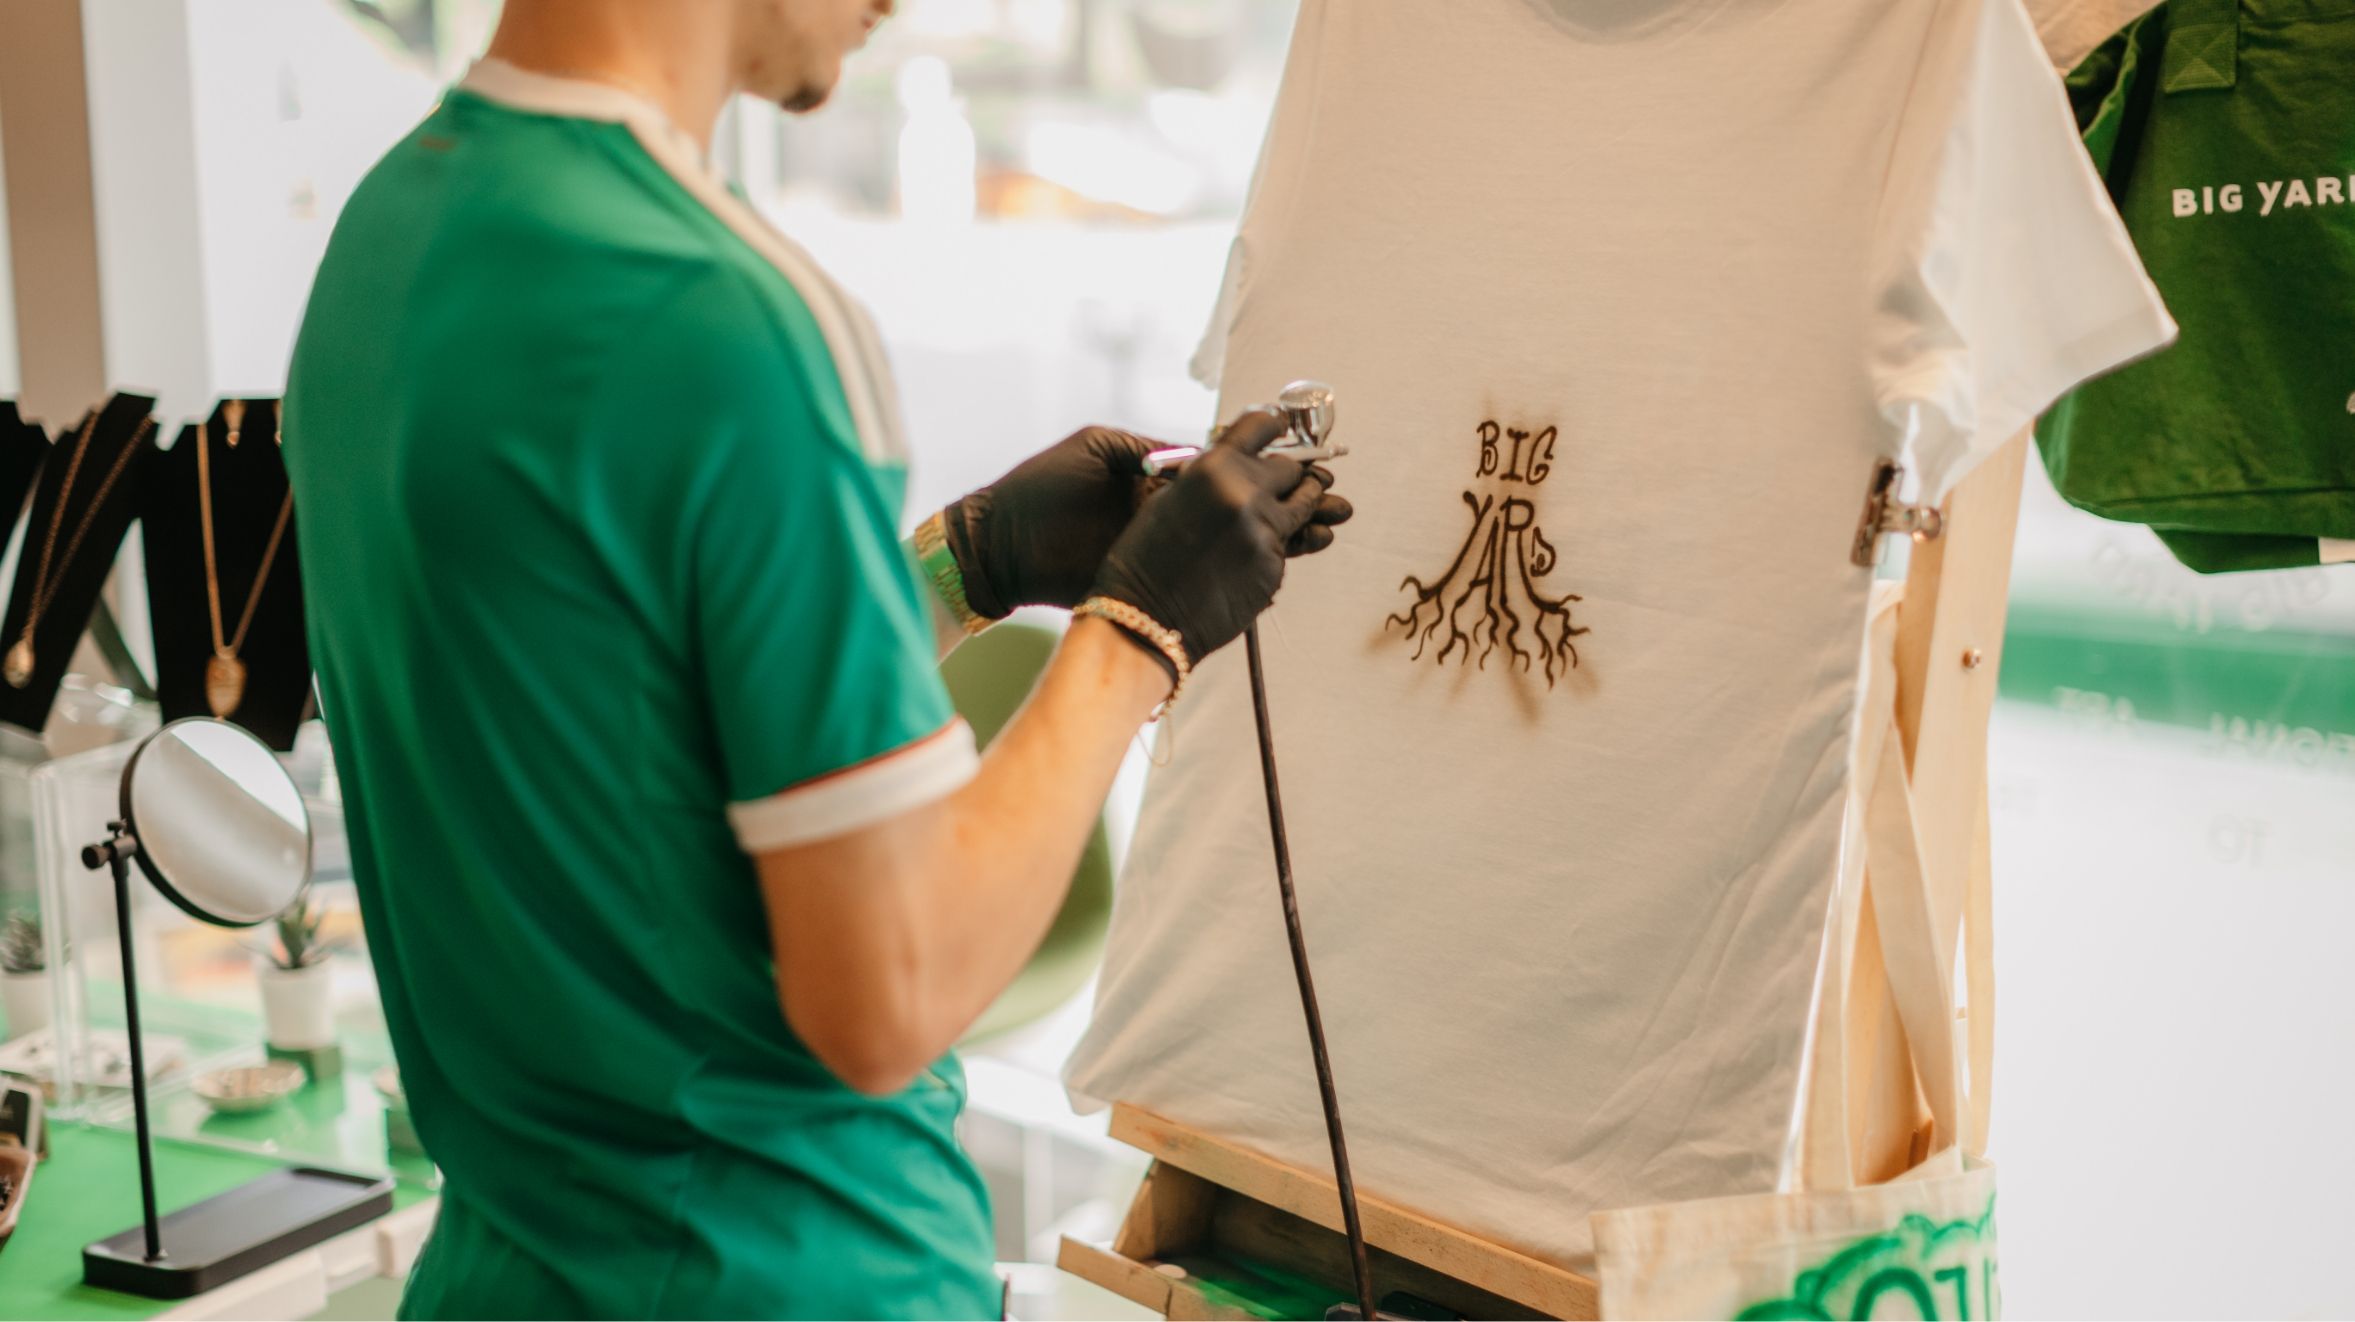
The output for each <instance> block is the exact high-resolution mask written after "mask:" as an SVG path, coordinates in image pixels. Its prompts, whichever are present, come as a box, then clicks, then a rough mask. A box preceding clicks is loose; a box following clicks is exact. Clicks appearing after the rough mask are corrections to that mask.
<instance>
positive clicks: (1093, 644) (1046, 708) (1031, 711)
mask: <svg viewBox="0 0 2355 1322" xmlns="http://www.w3.org/2000/svg"><path fill="white" fill-rule="evenodd" d="M1168 692H1169V676H1168V674H1167V672H1165V671H1164V670H1163V669H1162V668H1161V667H1160V666H1159V665H1158V664H1156V663H1155V662H1154V661H1153V660H1152V659H1151V658H1150V657H1148V656H1147V655H1146V654H1145V653H1144V652H1143V651H1142V650H1141V649H1139V648H1138V647H1137V645H1136V644H1135V643H1133V642H1130V641H1129V640H1128V639H1127V638H1125V637H1123V636H1122V635H1121V632H1120V630H1119V628H1118V626H1116V625H1112V624H1108V623H1106V622H1105V621H1103V620H1099V619H1080V620H1076V621H1074V622H1073V623H1072V626H1071V631H1070V632H1069V633H1068V634H1067V635H1065V637H1064V640H1063V645H1062V646H1061V647H1059V648H1057V649H1056V652H1055V657H1054V659H1053V660H1052V661H1051V662H1050V663H1049V664H1048V667H1047V671H1046V673H1045V674H1044V675H1043V676H1041V677H1040V680H1039V684H1038V687H1037V689H1036V690H1034V691H1033V692H1032V694H1031V696H1030V700H1029V701H1028V702H1026V703H1024V704H1023V707H1022V710H1021V711H1020V712H1018V713H1017V714H1016V715H1015V717H1014V719H1013V720H1012V721H1011V722H1009V723H1008V724H1007V726H1006V728H1005V729H1004V731H1002V732H1001V733H1000V734H999V736H998V738H997V740H996V741H995V742H994V743H992V744H991V745H990V747H989V750H988V752H987V753H986V754H985V755H984V756H983V758H982V763H981V770H980V772H979V773H978V774H977V775H975V777H974V778H973V780H972V782H971V783H969V784H968V785H966V787H965V788H964V789H963V790H961V791H959V792H958V793H957V794H956V795H955V796H953V797H952V798H951V799H950V800H949V803H948V805H947V807H948V813H947V815H946V816H947V820H946V823H945V826H946V840H945V842H944V845H943V848H944V850H945V854H944V856H943V857H941V858H940V859H939V866H938V867H937V868H936V869H933V870H930V874H929V880H930V890H931V895H930V896H929V899H930V904H929V906H928V907H929V908H930V910H931V918H930V920H929V921H930V923H931V925H932V926H933V927H934V928H935V930H936V932H937V933H938V934H939V935H940V936H941V937H942V938H943V939H942V941H941V943H940V944H939V945H937V946H935V947H934V949H935V952H936V955H937V958H935V959H933V960H930V961H927V973H928V974H929V980H930V981H931V982H932V983H933V987H932V994H933V1000H934V1003H935V1004H937V1005H939V1006H940V1007H941V1013H942V1018H943V1022H942V1023H941V1024H940V1025H939V1027H938V1030H937V1031H938V1032H939V1033H941V1034H942V1035H944V1036H945V1038H946V1039H947V1041H944V1042H943V1043H942V1046H943V1049H945V1048H946V1047H947V1045H948V1044H949V1042H953V1041H954V1039H955V1038H956V1037H957V1036H958V1035H959V1034H961V1033H963V1032H964V1030H965V1028H966V1027H967V1026H969V1025H970V1024H971V1023H972V1021H973V1020H974V1019H975V1018H977V1017H979V1016H980V1014H981V1012H982V1011H983V1010H986V1009H988V1008H989V1005H990V1002H991V1001H993V1000H995V999H996V997H997V995H998V993H999V992H1000V991H1002V990H1003V989H1004V988H1005V987H1006V985H1007V984H1008V983H1010V982H1012V981H1013V979H1014V975H1015V974H1017V973H1019V972H1021V970H1022V966H1023V964H1024V963H1026V962H1027V961H1028V960H1029V958H1030V956H1031V954H1032V953H1033V952H1034V951H1036V950H1037V949H1038V945H1039V942H1040V941H1041V940H1043V939H1044V938H1045V936H1046V933H1047V928H1048V926H1049V925H1050V924H1051V923H1052V922H1053V921H1054V918H1055V914H1056V912H1057V910H1059V909H1060V908H1061V907H1062V903H1063V897H1064V895H1065V894H1066V892H1067V890H1068V883H1069V880H1070V878H1071V875H1072V872H1073V870H1074V869H1075V868H1076V867H1077V866H1078V864H1079V856H1080V851H1081V850H1082V849H1084V848H1085V847H1086V845H1087V841H1088V836H1089V834H1090V833H1091V832H1092V831H1093V830H1094V827H1095V822H1096V818H1097V815H1098V814H1099V813H1100V812H1101V811H1102V809H1103V804H1104V796H1105V794H1107V793H1108V792H1110V790H1111V787H1112V778H1113V776H1115V775H1116V774H1118V772H1119V770H1120V763H1121V760H1122V758H1123V757H1124V756H1125V755H1126V753H1127V751H1128V748H1129V745H1130V742H1131V740H1132V739H1133V738H1134V737H1135V734H1136V731H1137V729H1138V727H1139V726H1140V725H1142V724H1143V723H1144V721H1145V719H1146V717H1148V716H1149V715H1151V713H1152V709H1153V707H1154V705H1155V704H1157V703H1158V702H1160V701H1161V699H1162V698H1164V697H1165V696H1167V695H1168ZM977 938H978V939H977Z"/></svg>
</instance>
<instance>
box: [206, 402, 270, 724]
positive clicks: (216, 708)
mask: <svg viewBox="0 0 2355 1322" xmlns="http://www.w3.org/2000/svg"><path fill="white" fill-rule="evenodd" d="M221 413H222V418H223V420H224V421H226V422H227V423H228V424H229V434H228V436H227V438H226V439H227V440H228V442H229V444H230V446H231V447H232V448H234V447H235V446H236V445H237V440H238V436H239V434H240V432H241V431H242V426H241V424H243V423H244V421H245V401H244V400H242V399H233V400H230V401H229V402H228V403H227V404H224V405H223V406H222V408H221ZM279 444H281V445H283V444H285V439H284V433H283V432H281V433H280V436H279ZM196 500H197V505H196V508H197V513H198V514H200V515H201V516H203V517H202V521H203V524H204V596H205V604H206V605H207V606H208V607H209V608H210V609H211V612H212V622H213V655H212V659H211V660H208V661H206V662H205V663H204V701H205V705H206V706H207V707H210V708H212V712H213V715H215V716H218V717H221V718H222V719H224V720H226V719H228V717H229V715H230V713H232V712H234V711H236V710H237V708H238V705H239V704H240V703H242V702H244V701H245V662H243V661H241V660H239V659H238V653H239V652H240V651H242V650H244V647H245V634H246V631H247V630H249V629H251V628H253V617H254V609H255V608H256V607H258V606H260V605H261V604H262V590H263V589H264V588H266V587H268V586H269V585H270V566H272V565H274V564H276V563H277V562H278V545H279V543H280V542H281V541H283V540H285V537H286V522H287V519H288V518H289V517H291V516H292V515H293V513H294V487H293V485H292V484H291V483H289V484H288V486H287V488H286V499H285V500H283V501H280V502H279V504H278V523H277V526H275V527H273V528H271V529H270V544H269V546H268V547H266V548H264V550H263V551H262V566H261V568H259V569H257V570H255V571H254V576H253V588H252V590H250V591H248V592H247V593H246V594H245V610H244V612H243V613H242V614H240V615H239V616H238V617H237V632H236V633H234V634H231V635H229V636H228V637H226V638H224V637H223V636H222V631H221V566H220V557H219V553H218V552H217V551H216V550H215V549H214V547H213V462H212V444H211V435H210V432H209V430H208V429H207V428H205V427H203V426H199V427H198V428H197V429H196Z"/></svg>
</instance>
